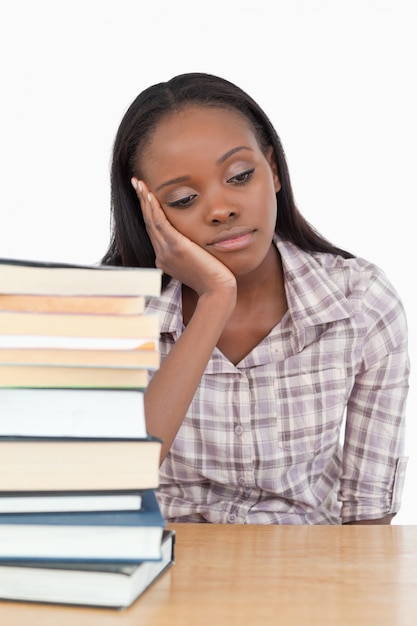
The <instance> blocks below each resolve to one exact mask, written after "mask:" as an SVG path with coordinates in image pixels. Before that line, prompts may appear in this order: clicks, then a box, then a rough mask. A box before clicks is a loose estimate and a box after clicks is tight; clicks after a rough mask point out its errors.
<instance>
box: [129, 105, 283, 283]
mask: <svg viewBox="0 0 417 626" xmlns="http://www.w3.org/2000/svg"><path fill="white" fill-rule="evenodd" d="M139 170H140V172H141V178H142V179H143V180H144V182H145V183H146V184H147V186H148V187H149V189H150V191H152V193H153V194H154V195H155V196H156V198H157V199H158V201H159V203H160V205H161V207H162V209H163V211H164V213H165V214H166V216H167V218H168V220H169V222H170V223H171V224H172V225H173V226H174V227H175V228H176V229H177V230H179V231H180V232H181V233H183V234H184V235H186V236H187V237H188V238H189V239H191V240H192V241H194V242H195V243H197V244H198V245H199V246H201V247H202V248H204V249H206V250H207V251H208V252H210V253H211V254H213V255H214V256H215V257H217V258H218V259H220V260H221V261H222V262H223V263H224V264H225V265H227V266H228V267H229V268H230V269H231V271H232V272H233V273H234V274H235V275H239V274H246V273H248V272H250V271H252V270H254V269H256V268H257V267H258V266H260V265H261V263H262V262H263V261H264V259H265V258H266V256H267V255H268V253H269V252H270V250H271V242H272V237H273V233H274V229H275V223H276V216H277V202H276V195H275V194H276V192H277V191H279V189H280V182H279V179H278V174H277V171H276V166H275V162H274V160H273V157H272V149H271V154H270V155H267V156H265V155H264V153H263V152H262V150H261V148H260V146H259V144H258V141H257V138H256V135H255V132H254V130H253V128H252V127H251V125H250V123H249V122H248V121H247V120H246V118H245V117H243V116H241V115H240V114H239V113H237V112H234V111H230V110H227V109H222V108H208V107H203V106H196V105H194V106H189V107H187V108H184V109H182V110H181V111H180V112H178V113H173V114H172V115H169V116H168V117H166V118H164V119H163V120H162V121H161V123H160V124H159V125H158V126H157V128H156V130H155V132H154V134H153V135H152V138H151V140H150V142H149V143H148V144H147V146H146V149H145V150H144V152H143V153H142V155H141V161H140V168H139Z"/></svg>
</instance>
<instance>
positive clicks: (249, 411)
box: [103, 73, 409, 524]
mask: <svg viewBox="0 0 417 626" xmlns="http://www.w3.org/2000/svg"><path fill="white" fill-rule="evenodd" d="M111 186H112V216H113V233H112V240H111V243H110V246H109V249H108V251H107V253H106V255H105V257H104V259H103V262H105V263H109V264H118V265H126V266H129V265H131V266H144V267H152V266H156V267H159V268H161V269H162V270H163V272H164V288H163V292H162V296H161V297H160V298H153V299H151V300H150V301H149V302H148V306H147V312H148V313H155V314H157V315H158V316H159V317H160V323H161V335H160V350H161V367H160V369H159V370H158V371H157V372H156V373H155V374H154V376H153V377H152V379H151V380H150V382H149V387H148V389H147V391H146V394H145V402H146V417H147V426H148V431H149V432H150V433H152V435H155V436H158V437H160V438H161V439H162V440H163V453H162V459H161V461H162V464H161V469H160V489H159V491H158V497H159V501H160V505H161V509H162V512H163V514H164V516H165V518H166V519H167V520H169V521H184V522H185V521H189V522H213V523H272V524H339V523H357V524H361V523H378V524H389V523H390V521H391V519H392V517H393V516H394V515H395V513H396V512H397V511H398V509H399V506H400V498H401V492H402V484H403V479H404V473H405V466H406V459H405V458H404V457H403V445H404V408H405V400H406V395H407V388H408V371H409V363H408V355H407V327H406V319H405V316H404V311H403V307H402V305H401V302H400V301H399V298H398V296H397V294H396V292H395V290H394V289H393V287H392V286H391V284H390V283H389V281H388V280H387V278H386V277H385V275H384V273H383V272H382V271H381V270H380V269H379V268H378V267H376V266H375V265H373V264H371V263H369V262H367V261H365V260H364V259H361V258H355V257H354V256H353V255H352V254H350V253H348V252H346V251H344V250H342V249H339V248H337V247H335V246H334V245H332V244H331V243H330V242H329V241H327V240H326V239H324V238H323V237H322V236H321V235H320V234H319V233H318V232H317V231H316V230H315V229H314V228H313V227H312V226H311V225H310V224H308V223H307V221H306V220H305V219H304V218H303V217H302V215H301V213H300V212H299V211H298V209H297V207H296V205H295V202H294V199H293V193H292V190H291V184H290V177H289V173H288V169H287V165H286V161H285V156H284V152H283V149H282V146H281V142H280V140H279V138H278V136H277V133H276V131H275V129H274V128H273V126H272V125H271V122H270V121H269V119H268V117H267V116H266V115H265V113H264V112H263V111H262V110H261V108H260V107H259V106H258V105H257V104H256V102H254V101H253V99H252V98H251V97H250V96H249V95H247V94H246V93H244V92H243V91H242V90H241V89H239V88H238V87H237V86H235V85H233V84H232V83H230V82H228V81H226V80H224V79H222V78H218V77H215V76H211V75H207V74H201V73H192V74H184V75H180V76H177V77H175V78H173V79H172V80H170V81H168V82H166V83H161V84H157V85H154V86H152V87H150V88H148V89H146V90H145V91H144V92H143V93H141V94H140V95H139V96H138V97H137V98H136V100H135V101H134V102H133V103H132V104H131V105H130V107H129V108H128V110H127V112H126V114H125V116H124V118H123V119H122V122H121V124H120V127H119V130H118V133H117V136H116V139H115V144H114V151H113V160H112V172H111ZM344 424H345V426H344V432H343V431H342V425H344Z"/></svg>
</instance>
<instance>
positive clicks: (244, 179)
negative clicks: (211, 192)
mask: <svg viewBox="0 0 417 626" xmlns="http://www.w3.org/2000/svg"><path fill="white" fill-rule="evenodd" d="M254 172H255V168H254V167H253V168H252V169H250V170H246V171H244V172H241V173H240V174H236V176H232V178H229V179H228V181H227V182H228V183H232V184H235V185H245V184H246V183H248V182H249V181H250V180H251V178H252V176H253V174H254Z"/></svg>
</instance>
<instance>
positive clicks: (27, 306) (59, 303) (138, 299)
mask: <svg viewBox="0 0 417 626" xmlns="http://www.w3.org/2000/svg"><path fill="white" fill-rule="evenodd" d="M0 311H21V312H23V311H27V312H29V311H30V312H32V313H95V314H100V313H105V314H109V313H113V314H117V315H138V314H142V313H144V311H145V296H37V295H25V294H23V295H22V294H8V293H6V294H5V293H1V292H0Z"/></svg>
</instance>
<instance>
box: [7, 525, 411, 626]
mask: <svg viewBox="0 0 417 626" xmlns="http://www.w3.org/2000/svg"><path fill="white" fill-rule="evenodd" d="M169 528H174V529H175V530H176V533H177V537H176V550H175V556H176V562H175V564H174V566H173V567H172V568H171V569H170V570H168V571H167V572H165V573H164V574H163V576H162V577H161V578H160V579H159V580H157V581H156V582H155V583H154V584H153V585H152V586H151V587H150V588H149V589H148V590H147V591H146V592H145V593H144V594H143V595H142V596H141V597H139V598H138V599H137V600H136V602H135V603H134V604H133V605H132V606H131V607H129V608H128V609H125V610H112V609H93V608H82V607H63V606H54V605H46V604H27V603H16V602H1V603H0V624H1V626H23V625H27V626H41V625H42V626H135V625H137V626H149V625H152V626H168V625H169V626H206V625H207V626H208V625H210V626H223V625H227V626H230V625H236V626H237V625H239V626H245V625H251V626H257V624H260V625H262V626H269V625H270V624H271V625H272V624H274V625H277V624H279V625H280V626H316V625H317V626H319V625H320V626H327V625H329V626H342V625H343V626H353V625H354V626H371V625H372V626H385V625H386V626H388V625H389V626H416V624H417V526H413V525H411V526H401V525H392V526H264V525H262V526H260V525H237V526H236V525H235V526H233V525H216V524H171V525H169Z"/></svg>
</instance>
